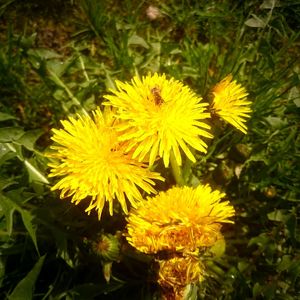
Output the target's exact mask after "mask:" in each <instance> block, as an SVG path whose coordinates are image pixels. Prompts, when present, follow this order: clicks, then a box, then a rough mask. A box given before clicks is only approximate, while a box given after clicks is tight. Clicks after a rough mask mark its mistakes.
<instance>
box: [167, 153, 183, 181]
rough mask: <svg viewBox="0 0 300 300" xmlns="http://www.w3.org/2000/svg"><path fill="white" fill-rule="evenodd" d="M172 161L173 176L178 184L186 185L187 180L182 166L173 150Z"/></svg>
mask: <svg viewBox="0 0 300 300" xmlns="http://www.w3.org/2000/svg"><path fill="white" fill-rule="evenodd" d="M170 163H171V168H172V173H173V177H174V179H175V181H176V183H177V185H179V186H183V185H185V180H184V178H183V176H182V170H181V167H180V166H179V165H178V163H177V161H176V158H175V155H174V152H173V151H171V155H170Z"/></svg>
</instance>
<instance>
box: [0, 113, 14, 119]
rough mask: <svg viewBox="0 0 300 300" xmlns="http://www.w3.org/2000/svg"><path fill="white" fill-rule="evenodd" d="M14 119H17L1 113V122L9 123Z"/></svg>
mask: <svg viewBox="0 0 300 300" xmlns="http://www.w3.org/2000/svg"><path fill="white" fill-rule="evenodd" d="M13 119H16V117H14V116H12V115H9V114H6V113H3V112H0V121H7V120H13Z"/></svg>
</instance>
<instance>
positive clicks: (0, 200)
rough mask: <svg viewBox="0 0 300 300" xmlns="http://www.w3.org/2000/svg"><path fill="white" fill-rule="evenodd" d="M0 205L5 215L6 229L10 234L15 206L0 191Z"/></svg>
mask: <svg viewBox="0 0 300 300" xmlns="http://www.w3.org/2000/svg"><path fill="white" fill-rule="evenodd" d="M0 205H1V207H2V210H3V213H4V215H5V221H6V230H7V232H8V234H9V235H11V234H12V229H13V215H14V212H15V210H16V208H17V206H16V205H15V203H14V202H12V201H11V200H10V199H9V198H8V197H5V196H4V195H3V194H2V193H0Z"/></svg>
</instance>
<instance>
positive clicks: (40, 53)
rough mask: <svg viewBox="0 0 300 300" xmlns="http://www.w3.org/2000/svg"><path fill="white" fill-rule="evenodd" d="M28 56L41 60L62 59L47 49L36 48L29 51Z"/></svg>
mask: <svg viewBox="0 0 300 300" xmlns="http://www.w3.org/2000/svg"><path fill="white" fill-rule="evenodd" d="M27 53H28V55H33V56H37V57H39V58H40V59H53V58H59V57H61V55H60V54H58V53H57V52H55V51H53V50H50V49H46V48H35V49H29V50H28V51H27Z"/></svg>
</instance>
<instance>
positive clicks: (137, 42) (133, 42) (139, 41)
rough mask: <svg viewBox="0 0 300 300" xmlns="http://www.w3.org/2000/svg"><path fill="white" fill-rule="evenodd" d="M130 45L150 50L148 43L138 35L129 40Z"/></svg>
mask: <svg viewBox="0 0 300 300" xmlns="http://www.w3.org/2000/svg"><path fill="white" fill-rule="evenodd" d="M128 45H138V46H141V47H144V48H146V49H149V45H148V44H147V43H146V41H145V40H144V39H143V38H142V37H140V36H138V35H136V34H134V35H132V36H131V37H130V38H129V39H128Z"/></svg>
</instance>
